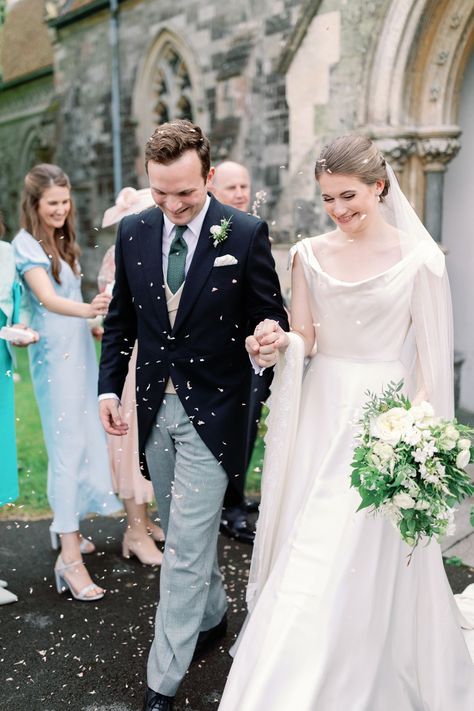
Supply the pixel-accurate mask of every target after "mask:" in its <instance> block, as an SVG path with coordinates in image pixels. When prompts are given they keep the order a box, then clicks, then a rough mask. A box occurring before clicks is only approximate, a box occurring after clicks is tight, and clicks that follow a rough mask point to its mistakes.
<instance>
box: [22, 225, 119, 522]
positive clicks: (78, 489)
mask: <svg viewBox="0 0 474 711" xmlns="http://www.w3.org/2000/svg"><path fill="white" fill-rule="evenodd" d="M12 244H13V248H14V251H15V260H16V266H17V270H18V273H19V275H20V277H22V278H23V277H24V275H25V274H26V272H28V271H29V270H30V269H34V268H35V267H42V268H43V269H44V270H45V271H46V273H47V275H48V277H49V279H50V281H51V284H52V286H53V288H54V290H55V291H56V293H57V295H58V296H62V297H64V298H66V299H71V300H73V301H82V294H81V278H80V276H78V275H76V274H75V273H74V272H73V270H72V269H71V267H70V266H69V264H67V262H65V261H63V260H61V271H60V279H61V284H58V283H57V282H56V281H55V279H54V278H53V275H52V272H51V263H50V260H49V259H48V257H47V255H46V253H45V252H44V250H43V248H42V247H41V245H40V244H39V243H38V242H37V240H36V239H35V238H34V237H32V235H30V234H29V233H28V232H26V230H20V232H19V233H18V234H17V235H16V237H15V239H14V240H13V243H12ZM23 286H24V290H25V295H26V297H27V300H28V309H29V311H30V314H31V323H30V325H31V327H32V328H34V329H35V331H38V333H39V336H40V339H39V341H38V342H37V343H33V344H32V345H31V346H29V348H28V355H29V359H30V370H31V379H32V381H33V386H34V390H35V396H36V401H37V403H38V409H39V412H40V417H41V424H42V427H43V435H44V440H45V444H46V449H47V452H48V500H49V503H50V506H51V508H52V510H53V512H54V519H53V522H52V524H51V530H52V531H55V532H56V533H71V532H72V531H77V530H78V529H79V521H80V519H81V518H83V517H84V516H85V515H86V514H88V513H101V514H108V513H112V512H114V511H118V510H120V509H121V508H122V506H121V504H120V502H119V500H118V499H117V498H116V496H115V495H114V493H113V490H112V480H111V474H110V469H109V458H108V451H107V444H106V439H105V433H104V430H103V428H102V425H101V423H100V420H99V414H98V403H97V377H98V367H97V358H96V353H95V348H94V342H93V338H92V335H91V333H90V329H89V326H88V324H87V321H86V319H83V318H78V317H75V316H63V315H61V314H55V313H53V312H52V311H48V310H47V309H45V308H44V306H43V305H42V304H41V303H40V302H39V301H38V299H37V298H36V296H35V295H34V293H33V292H32V291H31V289H30V288H29V286H28V284H27V282H26V281H25V282H24V284H23Z"/></svg>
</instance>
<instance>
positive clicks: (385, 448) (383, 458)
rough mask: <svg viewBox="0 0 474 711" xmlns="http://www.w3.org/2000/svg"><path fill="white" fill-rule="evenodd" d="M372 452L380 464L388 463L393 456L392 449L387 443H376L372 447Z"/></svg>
mask: <svg viewBox="0 0 474 711" xmlns="http://www.w3.org/2000/svg"><path fill="white" fill-rule="evenodd" d="M372 451H373V453H374V454H375V455H377V457H378V458H379V459H380V462H381V463H382V464H385V463H387V462H389V461H390V460H391V459H392V458H393V455H394V451H393V447H392V446H391V445H390V444H388V443H387V442H376V443H375V444H374V446H373V447H372Z"/></svg>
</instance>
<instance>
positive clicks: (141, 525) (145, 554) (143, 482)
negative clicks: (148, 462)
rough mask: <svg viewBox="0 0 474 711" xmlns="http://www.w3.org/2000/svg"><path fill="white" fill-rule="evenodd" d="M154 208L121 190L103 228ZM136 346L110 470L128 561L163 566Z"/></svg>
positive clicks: (109, 272) (106, 274) (108, 277)
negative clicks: (145, 468)
mask: <svg viewBox="0 0 474 711" xmlns="http://www.w3.org/2000/svg"><path fill="white" fill-rule="evenodd" d="M152 205H154V202H153V198H152V197H151V192H150V190H149V189H144V190H134V188H124V189H123V190H121V191H120V193H119V195H118V197H117V201H116V203H115V205H114V206H113V207H111V208H109V209H108V210H106V212H105V214H104V219H103V221H102V227H110V226H111V225H114V224H116V223H117V222H120V220H121V219H122V218H123V217H125V216H126V215H130V214H132V213H134V212H140V211H141V210H144V209H146V208H148V207H151V206H152ZM114 252H115V248H114V247H113V246H112V247H110V248H109V249H108V250H107V252H106V253H105V256H104V259H103V261H102V264H101V267H100V270H99V276H98V284H99V290H100V291H104V290H108V291H110V292H111V291H112V287H113V283H114V279H115V256H114ZM136 360H137V344H136V343H135V347H134V349H133V353H132V357H131V358H130V363H129V367H128V375H127V379H126V381H125V385H124V388H123V392H122V397H121V414H122V418H123V419H124V421H125V422H127V424H128V426H129V430H128V434H127V437H110V436H107V444H108V448H109V457H110V468H111V472H112V481H113V485H114V490H115V492H116V493H117V494H118V496H119V497H120V498H121V499H122V501H123V505H124V507H125V511H126V512H127V524H128V525H127V530H126V532H125V535H124V537H123V542H122V551H123V555H124V557H125V558H130V556H132V555H135V556H136V557H137V558H138V559H139V560H140V562H141V563H144V564H145V565H160V564H161V561H162V557H163V556H162V553H161V551H160V550H159V549H158V548H157V546H156V543H155V542H161V541H163V540H164V534H163V531H162V529H161V528H160V527H159V526H157V525H156V524H155V523H153V521H152V520H151V519H150V517H149V516H148V512H147V507H148V504H149V503H150V502H151V501H152V499H153V487H152V485H151V482H150V481H148V479H145V477H144V476H142V474H141V472H140V465H139V460H138V429H137V416H136V401H135V367H136Z"/></svg>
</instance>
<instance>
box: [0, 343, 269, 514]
mask: <svg viewBox="0 0 474 711" xmlns="http://www.w3.org/2000/svg"><path fill="white" fill-rule="evenodd" d="M15 352H16V354H17V365H16V369H15V370H16V372H17V373H19V375H20V377H21V380H20V382H18V383H15V415H16V438H17V448H18V474H19V480H20V496H19V498H18V499H17V500H16V501H15V503H14V504H11V505H7V506H3V507H1V508H0V519H2V518H13V517H15V518H18V517H25V518H32V517H37V516H45V515H48V514H50V509H49V505H48V499H47V496H46V478H47V467H48V458H47V455H46V448H45V445H44V440H43V432H42V430H41V422H40V418H39V413H38V408H37V406H36V400H35V396H34V393H33V386H32V383H31V378H30V371H29V365H28V353H27V349H26V348H16V349H15ZM262 463H263V440H262V439H261V438H260V437H259V438H258V439H257V443H256V446H255V450H254V452H253V456H252V460H251V462H250V466H249V472H248V475H247V489H248V494H249V495H253V496H255V495H258V493H259V492H260V472H261V469H262Z"/></svg>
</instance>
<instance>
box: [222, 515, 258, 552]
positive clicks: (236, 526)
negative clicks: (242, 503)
mask: <svg viewBox="0 0 474 711" xmlns="http://www.w3.org/2000/svg"><path fill="white" fill-rule="evenodd" d="M234 511H235V510H234V509H229V513H228V511H227V510H226V509H224V511H223V512H222V518H221V525H220V530H221V533H224V534H225V535H226V536H229V538H235V540H236V541H240V542H241V543H250V544H252V543H253V542H254V539H255V531H254V529H253V528H252V527H251V526H250V525H249V523H248V521H247V515H246V512H243V511H241V509H239V513H238V514H237V515H235V514H234Z"/></svg>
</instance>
